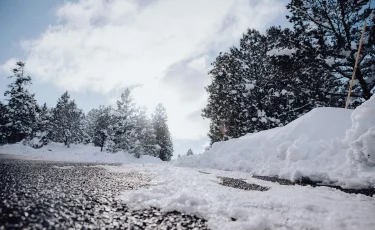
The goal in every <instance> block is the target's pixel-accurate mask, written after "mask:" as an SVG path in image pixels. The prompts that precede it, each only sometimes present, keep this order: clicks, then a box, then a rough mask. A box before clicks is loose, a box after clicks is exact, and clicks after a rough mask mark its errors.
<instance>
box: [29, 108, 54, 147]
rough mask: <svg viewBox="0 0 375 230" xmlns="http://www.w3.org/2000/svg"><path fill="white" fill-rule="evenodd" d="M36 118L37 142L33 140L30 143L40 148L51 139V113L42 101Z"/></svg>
mask: <svg viewBox="0 0 375 230" xmlns="http://www.w3.org/2000/svg"><path fill="white" fill-rule="evenodd" d="M38 115H39V116H38V119H37V128H36V133H35V137H36V138H37V139H38V142H36V141H34V142H33V143H32V145H33V147H34V148H40V147H42V146H44V145H47V144H48V143H49V141H50V139H51V137H52V136H51V135H52V130H53V127H54V126H53V123H52V119H53V117H52V113H51V110H50V109H49V108H48V107H47V104H46V103H44V104H43V105H42V107H41V108H40V111H39V114H38Z"/></svg>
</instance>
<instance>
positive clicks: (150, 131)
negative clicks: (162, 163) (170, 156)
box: [135, 108, 158, 157]
mask: <svg viewBox="0 0 375 230" xmlns="http://www.w3.org/2000/svg"><path fill="white" fill-rule="evenodd" d="M135 131H136V133H137V140H139V146H138V150H137V151H139V152H140V154H146V155H150V156H155V157H157V156H158V146H157V144H156V135H155V130H154V127H153V125H152V122H151V120H150V119H149V118H148V116H147V110H146V108H141V109H140V110H139V111H138V113H137V115H136V123H135Z"/></svg>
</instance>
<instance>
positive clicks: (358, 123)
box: [174, 96, 375, 188]
mask: <svg viewBox="0 0 375 230" xmlns="http://www.w3.org/2000/svg"><path fill="white" fill-rule="evenodd" d="M374 114H375V96H373V97H372V98H371V99H370V100H368V101H366V102H365V103H363V104H362V105H361V106H359V107H358V108H357V109H356V110H354V112H353V111H351V110H345V109H339V108H317V109H314V110H312V111H311V112H309V113H307V114H305V115H304V116H302V117H300V118H298V119H297V120H295V121H293V122H291V123H290V124H288V125H286V126H285V127H280V128H275V129H271V130H266V131H262V132H259V133H253V134H248V135H246V136H243V137H241V138H238V139H232V140H229V141H225V142H219V143H215V144H214V145H213V146H212V148H211V149H209V150H208V151H206V152H205V153H204V154H202V155H199V156H189V157H181V158H180V159H179V160H177V161H176V162H174V164H175V165H177V166H188V167H201V168H216V169H223V170H240V171H246V172H251V173H253V174H257V175H267V176H278V177H280V178H284V179H290V180H293V181H295V180H299V179H302V178H303V177H309V178H310V179H312V180H315V181H323V182H327V183H334V184H337V185H340V186H343V187H352V188H359V187H373V186H374V184H375V115H374Z"/></svg>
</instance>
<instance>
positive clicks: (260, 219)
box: [103, 164, 375, 229]
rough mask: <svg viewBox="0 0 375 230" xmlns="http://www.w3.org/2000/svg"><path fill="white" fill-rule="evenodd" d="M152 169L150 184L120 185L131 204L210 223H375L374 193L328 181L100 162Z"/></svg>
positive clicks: (274, 226) (359, 226) (117, 168)
mask: <svg viewBox="0 0 375 230" xmlns="http://www.w3.org/2000/svg"><path fill="white" fill-rule="evenodd" d="M103 167H105V168H106V169H108V170H110V171H115V172H126V173H129V172H138V173H143V174H148V175H152V180H151V187H149V188H140V189H138V190H131V191H124V192H122V195H120V198H121V199H122V200H123V201H124V202H125V203H126V204H127V205H129V206H130V207H133V208H147V207H150V206H152V207H158V208H161V209H162V210H165V211H172V210H177V211H180V212H184V213H187V214H194V215H197V216H200V217H203V218H205V219H207V220H208V224H209V227H210V228H211V229H374V226H375V218H374V217H375V197H369V196H365V195H361V194H347V193H344V192H342V191H339V190H336V189H333V188H328V187H315V188H313V187H311V186H299V185H294V186H286V185H280V184H278V183H273V182H268V181H263V180H259V179H255V178H252V176H251V175H250V174H247V173H242V172H229V171H220V170H213V169H206V170H202V169H194V168H183V167H175V166H172V165H160V164H158V165H151V164H146V165H142V164H125V165H123V166H103ZM219 177H230V178H239V179H244V181H246V182H247V183H251V184H257V185H261V186H264V187H268V188H269V190H267V191H252V190H241V189H237V188H230V187H226V186H223V185H220V182H221V179H219Z"/></svg>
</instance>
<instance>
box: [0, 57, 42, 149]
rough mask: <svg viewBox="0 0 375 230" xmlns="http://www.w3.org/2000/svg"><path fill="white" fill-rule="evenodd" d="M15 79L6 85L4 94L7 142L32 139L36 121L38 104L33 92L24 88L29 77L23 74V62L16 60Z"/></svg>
mask: <svg viewBox="0 0 375 230" xmlns="http://www.w3.org/2000/svg"><path fill="white" fill-rule="evenodd" d="M12 71H13V76H10V78H14V79H15V81H14V82H13V83H11V84H9V85H8V90H7V91H5V94H4V96H8V97H9V98H8V99H7V100H8V104H7V115H6V116H5V119H6V124H5V126H6V127H7V129H8V130H7V131H9V132H8V137H7V140H8V141H7V142H8V143H15V142H19V141H21V140H23V139H25V138H26V139H32V138H33V136H34V132H35V128H36V127H35V125H36V123H37V122H36V121H37V114H38V105H37V103H36V100H35V98H34V94H31V93H29V91H28V90H27V89H26V87H27V86H28V85H30V84H31V77H30V76H26V75H25V74H24V71H25V63H24V62H17V63H16V68H14V69H13V70H12Z"/></svg>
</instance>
